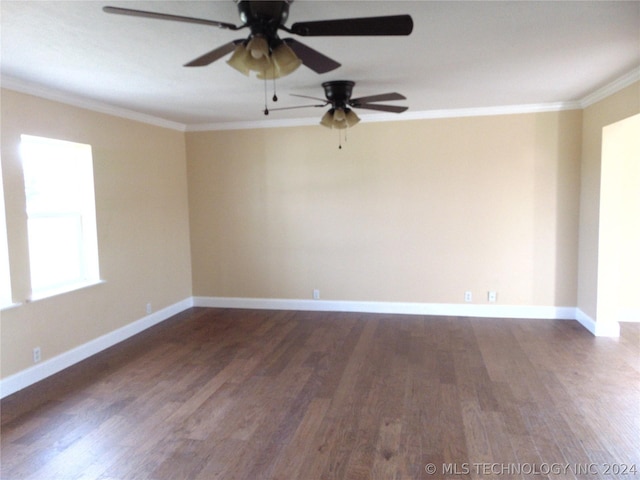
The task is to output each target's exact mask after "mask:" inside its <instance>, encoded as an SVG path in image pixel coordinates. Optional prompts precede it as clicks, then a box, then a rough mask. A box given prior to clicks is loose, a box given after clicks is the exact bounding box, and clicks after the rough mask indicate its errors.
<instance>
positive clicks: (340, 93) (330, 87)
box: [265, 80, 409, 129]
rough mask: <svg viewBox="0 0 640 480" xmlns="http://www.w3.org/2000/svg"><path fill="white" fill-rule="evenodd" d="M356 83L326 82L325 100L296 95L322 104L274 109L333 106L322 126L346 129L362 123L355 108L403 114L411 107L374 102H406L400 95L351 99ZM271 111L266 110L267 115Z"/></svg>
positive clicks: (324, 85)
mask: <svg viewBox="0 0 640 480" xmlns="http://www.w3.org/2000/svg"><path fill="white" fill-rule="evenodd" d="M355 84H356V83H355V82H352V81H350V80H335V81H332V82H324V83H323V84H322V88H324V95H325V97H326V100H325V99H322V98H316V97H308V96H306V95H295V94H293V93H292V94H291V95H292V96H294V97H301V98H310V99H312V100H318V101H320V102H322V103H321V104H316V105H300V106H297V107H283V108H274V109H271V111H273V110H291V109H294V108H309V107H326V106H327V105H331V108H330V109H329V110H328V111H327V112H326V113H325V114H324V115H323V116H322V119H321V120H320V125H323V126H325V127H327V128H337V129H345V128H347V127H353V126H354V125H355V124H356V123H358V122H359V121H360V119H359V118H358V116H357V115H356V114H355V112H354V111H353V109H354V108H364V109H367V110H379V111H382V112H392V113H402V112H404V111H406V110H407V109H408V108H409V107H403V106H399V105H384V104H377V103H374V102H386V101H390V100H406V97H405V96H404V95H401V94H399V93H395V92H392V93H382V94H379V95H369V96H366V97H358V98H351V94H352V92H353V87H354V86H355ZM268 113H269V111H266V110H265V115H266V114H268Z"/></svg>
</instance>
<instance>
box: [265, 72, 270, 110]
mask: <svg viewBox="0 0 640 480" xmlns="http://www.w3.org/2000/svg"><path fill="white" fill-rule="evenodd" d="M264 114H265V115H269V108H267V79H266V75H265V79H264Z"/></svg>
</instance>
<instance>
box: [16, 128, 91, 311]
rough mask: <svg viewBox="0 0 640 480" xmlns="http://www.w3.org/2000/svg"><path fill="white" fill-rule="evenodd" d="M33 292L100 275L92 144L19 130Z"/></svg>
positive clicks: (73, 285) (34, 295) (54, 290)
mask: <svg viewBox="0 0 640 480" xmlns="http://www.w3.org/2000/svg"><path fill="white" fill-rule="evenodd" d="M21 139H22V143H21V148H22V162H23V169H24V183H25V195H26V200H27V218H28V220H27V222H28V224H27V229H28V237H29V263H30V267H31V298H32V299H35V298H42V297H45V296H49V295H52V294H56V293H60V292H64V291H69V290H73V289H75V288H78V287H81V286H84V285H87V284H91V283H95V282H97V281H98V280H99V271H98V240H97V233H96V215H95V198H94V197H95V195H94V189H93V159H92V156H91V146H90V145H84V144H80V143H73V142H65V141H61V140H52V139H48V138H42V137H33V136H30V135H22V138H21Z"/></svg>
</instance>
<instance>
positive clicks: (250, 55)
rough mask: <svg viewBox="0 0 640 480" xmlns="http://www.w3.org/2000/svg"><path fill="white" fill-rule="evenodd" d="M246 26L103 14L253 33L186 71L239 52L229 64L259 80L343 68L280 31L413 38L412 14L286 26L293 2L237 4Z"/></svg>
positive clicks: (122, 11) (137, 13)
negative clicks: (254, 74)
mask: <svg viewBox="0 0 640 480" xmlns="http://www.w3.org/2000/svg"><path fill="white" fill-rule="evenodd" d="M235 1H236V3H237V4H238V11H239V14H240V20H241V22H242V24H241V25H233V24H231V23H225V22H218V21H216V20H207V19H202V18H193V17H184V16H179V15H170V14H165V13H159V12H148V11H143V10H132V9H129V8H120V7H112V6H105V7H103V11H104V12H106V13H113V14H118V15H129V16H134V17H145V18H153V19H160V20H171V21H177V22H186V23H195V24H200V25H209V26H212V27H218V28H222V29H226V30H240V29H243V28H248V29H249V30H250V31H251V33H250V34H249V36H248V37H247V38H241V39H236V40H232V41H230V42H229V43H226V44H224V45H222V46H220V47H218V48H216V49H214V50H211V51H210V52H207V53H205V54H204V55H201V56H200V57H198V58H196V59H194V60H192V61H190V62H188V63H187V64H185V67H202V66H205V65H209V64H211V63H213V62H215V61H216V60H219V59H220V58H222V57H224V56H225V55H227V54H229V53H231V52H233V55H232V56H231V58H230V59H229V61H228V62H227V63H228V64H229V65H230V66H232V67H233V68H235V69H237V70H239V71H240V72H242V73H244V74H245V75H249V73H250V71H256V72H258V77H259V78H269V79H271V78H279V77H283V76H285V75H288V74H289V73H291V72H293V71H294V70H295V69H296V68H298V67H299V66H300V64H304V65H305V66H306V67H308V68H310V69H311V70H313V71H314V72H316V73H326V72H329V71H331V70H334V69H336V68H338V67H339V66H340V64H339V63H338V62H336V61H335V60H333V59H331V58H329V57H327V56H326V55H324V54H322V53H320V52H318V51H317V50H314V49H312V48H311V47H309V46H307V45H305V44H304V43H301V42H299V41H298V40H296V39H293V38H285V39H280V37H279V36H278V30H282V31H284V32H287V33H289V34H293V35H299V36H302V37H315V36H355V35H409V34H410V33H411V31H412V30H413V20H412V19H411V16H410V15H390V16H382V17H363V18H345V19H336V20H319V21H311V22H297V23H294V24H293V25H291V27H287V26H285V22H286V21H287V19H288V16H289V5H290V4H291V3H292V2H293V0H280V1H265V0H235Z"/></svg>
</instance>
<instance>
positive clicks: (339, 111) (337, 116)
mask: <svg viewBox="0 0 640 480" xmlns="http://www.w3.org/2000/svg"><path fill="white" fill-rule="evenodd" d="M346 119H347V116H346V115H345V113H344V108H340V107H339V108H336V111H335V112H334V113H333V123H334V124H340V123H343V122H344V121H345V120H346Z"/></svg>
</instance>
